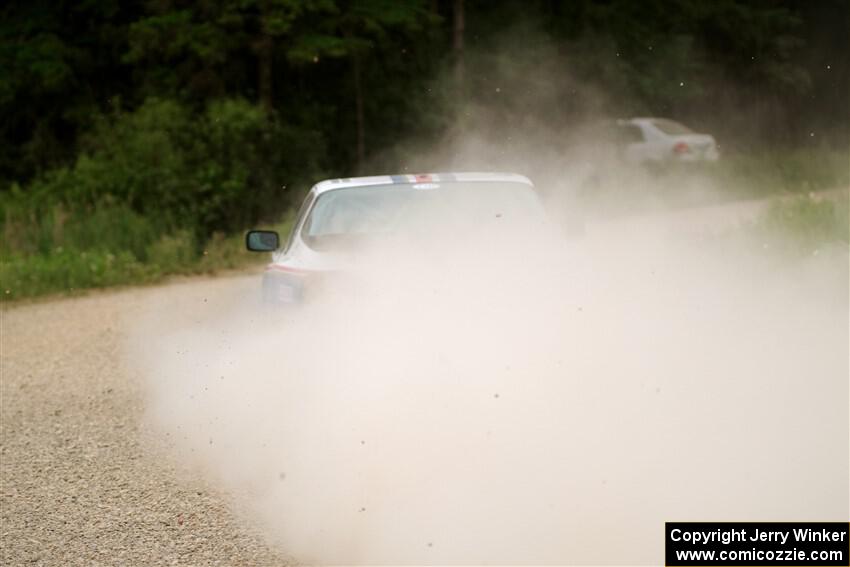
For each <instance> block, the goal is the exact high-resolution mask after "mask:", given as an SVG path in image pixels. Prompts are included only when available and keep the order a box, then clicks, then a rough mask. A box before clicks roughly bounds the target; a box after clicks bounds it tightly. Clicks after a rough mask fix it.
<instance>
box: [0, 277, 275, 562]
mask: <svg viewBox="0 0 850 567" xmlns="http://www.w3.org/2000/svg"><path fill="white" fill-rule="evenodd" d="M256 282H257V280H256V276H251V277H248V278H246V277H229V278H222V279H215V280H198V279H194V280H191V281H189V282H185V283H176V284H173V285H169V286H165V287H156V288H142V289H127V290H122V291H115V292H102V293H95V294H92V295H90V296H87V297H80V298H73V299H60V300H53V301H47V302H41V303H36V304H30V305H21V306H15V307H12V308H7V309H3V310H2V312H0V317H2V329H0V332H2V337H0V341H2V342H0V348H2V366H0V372H2V380H0V564H2V565H74V564H85V565H154V564H158V565H174V564H179V565H219V564H220V565H281V564H284V563H285V562H286V561H285V559H284V558H283V557H281V556H280V555H278V554H277V553H276V552H275V551H274V550H272V549H270V548H269V547H267V546H266V545H265V544H264V543H263V540H262V538H261V537H260V536H259V535H258V533H257V532H256V531H255V530H252V529H251V528H250V527H248V526H250V523H249V522H246V521H244V518H239V517H236V516H235V514H238V511H237V512H233V511H232V510H234V509H236V510H238V507H234V506H233V505H232V504H233V503H232V502H229V501H228V500H227V497H226V496H224V495H223V494H222V493H220V492H217V491H216V490H215V488H214V487H212V486H210V485H209V483H208V482H207V481H205V480H203V479H202V478H201V477H200V475H198V474H197V473H193V472H192V471H190V470H188V469H186V468H182V467H181V466H180V465H179V464H178V463H177V462H176V460H175V459H174V458H173V457H171V456H169V451H170V450H172V448H171V447H169V446H167V443H166V442H164V441H162V436H159V435H154V434H152V432H151V431H150V430H149V429H148V426H147V425H145V423H146V421H145V419H143V407H144V394H143V384H142V383H141V377H140V376H139V375H138V372H136V371H133V370H131V369H129V368H127V367H126V365H125V364H124V362H123V360H124V358H125V357H124V356H123V352H122V349H123V348H124V345H125V342H126V341H127V339H128V337H129V336H130V335H129V333H131V332H132V327H133V324H134V321H135V320H136V319H137V318H138V317H139V315H140V311H142V310H144V309H146V306H147V305H148V304H149V303H148V302H149V301H150V300H151V299H154V298H155V299H156V300H157V301H160V300H162V299H164V298H167V300H168V301H169V302H170V303H171V304H173V305H174V304H179V305H183V306H184V307H185V311H186V313H185V314H187V315H190V314H191V312H192V309H193V308H195V307H197V306H198V305H199V304H200V303H201V302H207V301H209V302H215V301H217V300H222V301H224V300H226V298H227V297H229V296H230V295H231V294H233V293H235V292H237V291H238V290H240V289H241V288H244V287H246V286H254V287H255V286H256Z"/></svg>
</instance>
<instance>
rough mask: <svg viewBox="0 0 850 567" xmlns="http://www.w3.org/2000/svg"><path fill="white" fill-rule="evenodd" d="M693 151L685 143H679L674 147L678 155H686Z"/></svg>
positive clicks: (674, 151)
mask: <svg viewBox="0 0 850 567" xmlns="http://www.w3.org/2000/svg"><path fill="white" fill-rule="evenodd" d="M690 151H691V148H690V147H689V146H688V144H686V143H685V142H678V143H677V144H676V145H675V146H673V153H674V154H676V155H682V154H686V153H688V152H690Z"/></svg>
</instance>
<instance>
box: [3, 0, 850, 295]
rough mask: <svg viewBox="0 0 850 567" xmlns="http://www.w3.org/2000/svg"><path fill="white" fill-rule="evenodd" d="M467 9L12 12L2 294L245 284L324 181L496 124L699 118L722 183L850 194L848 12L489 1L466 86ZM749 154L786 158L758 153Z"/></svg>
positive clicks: (345, 4) (409, 3) (25, 7)
mask: <svg viewBox="0 0 850 567" xmlns="http://www.w3.org/2000/svg"><path fill="white" fill-rule="evenodd" d="M456 4H457V3H456V2H429V1H426V0H218V1H216V2H200V3H199V2H190V1H188V0H168V1H153V2H121V1H119V0H103V1H99V2H90V1H87V2H75V1H72V0H56V1H53V2H47V3H26V2H12V3H7V4H6V5H4V6H3V7H0V69H2V71H3V72H2V73H0V231H2V235H3V242H2V243H0V254H2V258H0V262H2V277H3V281H4V282H5V281H13V282H17V283H15V284H14V285H12V286H11V287H10V289H12V288H13V289H14V290H15V291H14V292H13V293H14V294H21V293H23V294H29V293H30V291H25V290H33V291H32V293H42V292H45V291H55V290H63V289H65V290H67V289H69V288H71V287H74V288H78V287H84V286H99V285H111V283H121V282H129V281H149V280H151V279H156V278H157V277H161V275H162V274H164V273H173V272H182V271H184V270H198V269H208V268H209V269H213V268H215V267H220V266H236V265H238V264H239V263H240V262H241V261H243V260H242V259H244V258H245V254H243V253H242V252H241V242H239V239H238V238H236V237H235V236H234V235H238V234H239V232H240V231H241V230H243V229H245V228H247V227H249V226H251V225H253V224H254V223H257V222H270V221H271V222H273V221H275V220H276V219H278V218H280V215H281V214H282V213H283V212H284V211H286V210H287V208H288V207H290V206H291V204H292V203H293V200H294V199H295V198H297V197H298V196H299V192H300V189H302V188H304V186H305V184H306V182H307V181H313V180H315V179H317V178H319V177H325V176H330V175H343V176H344V175H350V174H352V173H354V172H355V170H356V168H357V167H358V166H364V167H365V164H368V165H369V167H371V170H370V171H373V172H378V171H389V170H403V169H404V168H405V166H406V165H408V164H411V166H412V164H413V163H415V162H416V161H417V158H419V157H421V154H422V152H421V148H423V147H426V148H427V147H431V146H433V145H434V142H435V141H437V140H440V139H442V136H444V135H445V133H446V132H454V131H463V130H464V129H466V128H475V127H480V126H478V125H477V123H476V122H475V120H474V118H475V111H476V110H477V109H481V108H486V109H487V110H488V113H482V115H485V116H487V117H490V118H491V120H489V122H488V124H486V125H485V126H484V127H481V128H482V132H477V133H478V134H479V135H483V136H485V137H486V136H487V135H488V134H489V132H488V131H486V127H494V133H499V132H500V131H499V130H498V129H496V128H495V126H500V127H501V132H502V133H503V132H505V131H508V130H510V131H511V132H515V137H516V138H517V139H521V138H523V137H525V136H526V135H530V136H531V137H533V136H534V135H536V134H537V133H538V132H539V131H546V133H547V135H548V136H550V137H551V138H552V139H557V138H558V137H563V136H562V135H561V134H562V132H563V131H565V130H568V129H569V127H570V125H571V124H574V123H575V122H577V121H578V119H579V118H581V117H582V116H583V115H586V114H587V113H591V114H593V113H596V112H599V111H607V112H610V113H613V114H619V115H630V114H635V113H650V114H657V115H665V116H666V115H670V116H672V117H673V118H680V119H683V120H684V121H685V122H688V123H689V124H692V125H693V126H695V127H697V128H704V129H705V130H706V131H708V132H711V133H712V134H715V136H716V137H717V139H718V141H720V143H721V147H722V149H723V151H724V157H723V159H722V160H721V162H720V164H718V167H717V168H715V171H714V172H712V174H713V175H714V176H715V177H716V178H717V179H718V180H719V181H720V183H721V185H724V186H729V187H731V188H738V187H746V188H747V189H746V190H747V191H749V193H747V195H746V196H760V195H765V194H768V193H772V192H776V191H783V192H806V191H817V190H821V189H832V188H834V187H835V186H846V185H847V184H848V179H847V177H848V174H847V171H848V168H847V167H846V165H847V161H846V158H847V153H846V148H847V136H848V126H847V125H848V124H850V107H848V106H847V105H846V104H845V103H846V100H845V99H846V93H847V87H848V84H850V83H849V82H848V81H850V75H848V74H847V73H846V70H842V69H840V57H839V55H840V54H842V53H844V52H846V47H847V43H846V41H847V38H846V35H847V34H846V29H845V27H846V26H845V25H844V23H845V22H846V21H847V18H848V16H850V4H848V3H847V2H846V1H844V0H822V1H821V2H817V3H801V2H792V1H786V0H780V1H778V2H746V1H744V0H716V1H714V2H699V1H696V0H649V1H647V2H633V1H630V0H576V1H572V2H548V1H543V0H530V1H529V2H508V1H506V0H499V1H493V2H473V1H472V0H466V1H465V2H462V4H464V6H465V14H466V17H465V22H466V27H465V32H464V35H463V37H462V39H463V43H464V45H465V50H464V52H463V55H462V56H463V58H464V60H465V63H464V68H463V69H464V72H463V79H462V82H461V83H457V84H456V82H455V80H454V78H453V79H452V80H443V79H445V77H446V76H447V75H448V73H447V70H449V69H451V68H452V67H453V66H454V64H455V62H456V61H457V58H458V57H459V56H460V53H459V52H458V51H456V50H455V47H454V40H455V39H456V38H455V37H454V32H453V25H454V23H455V13H454V11H453V10H454V6H455V5H456ZM452 77H454V75H452ZM497 89H500V90H497ZM494 93H502V94H498V95H497V94H494ZM812 97H815V98H812ZM824 108H826V110H827V111H824ZM470 111H471V113H472V118H469V116H470ZM813 131H816V132H817V137H816V138H813V137H811V135H810V134H811V133H813ZM512 135H513V134H512ZM745 138H749V139H751V140H754V142H753V143H751V144H750V146H756V145H757V144H758V145H761V144H764V143H769V144H770V145H771V147H770V148H768V149H769V151H766V152H763V153H762V155H755V154H752V153H750V154H747V153H740V154H738V153H735V152H736V150H734V149H733V143H734V141H738V142H739V143H738V144H736V147H741V150H742V152H743V150H744V149H746V148H745V147H744V146H746V145H747V144H746V143H744V142H742V141H741V140H743V139H745ZM730 139H731V140H732V141H733V142H730V143H727V141H728V140H730ZM801 140H802V142H801ZM815 140H816V142H817V143H818V144H822V147H821V146H819V147H818V148H814V147H813V146H806V144H814V143H815ZM756 143H757V144H756ZM801 147H803V148H804V149H799V148H801ZM788 148H798V149H788ZM733 191H737V189H733ZM739 193H740V194H741V195H743V192H740V191H739ZM205 252H206V254H205ZM122 274H123V275H122ZM36 280H37V281H36ZM39 282H42V283H39ZM39 290H41V291H39Z"/></svg>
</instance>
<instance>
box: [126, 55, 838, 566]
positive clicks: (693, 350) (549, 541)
mask: <svg viewBox="0 0 850 567" xmlns="http://www.w3.org/2000/svg"><path fill="white" fill-rule="evenodd" d="M511 53H513V54H514V59H502V60H500V61H501V63H499V64H504V63H505V62H506V61H507V63H511V64H512V66H511V72H513V73H515V75H513V76H511V77H510V79H511V80H510V81H504V82H502V81H497V80H496V79H493V80H492V81H491V83H492V84H491V86H492V87H493V89H492V90H493V93H496V92H497V89H498V96H499V97H507V96H511V95H510V92H509V91H510V89H509V85H511V84H514V85H527V84H531V85H532V87H533V88H528V89H525V90H523V93H525V95H523V96H525V97H526V98H522V97H520V98H519V102H517V103H516V104H513V105H506V106H505V105H503V106H502V107H500V109H499V110H498V112H497V113H495V114H494V113H493V112H490V111H488V110H487V107H486V105H479V106H473V105H470V106H469V108H470V109H471V110H468V111H466V110H464V111H463V112H462V113H461V114H463V116H465V119H464V120H462V121H460V122H459V124H460V126H459V127H458V129H457V131H453V132H450V133H449V136H448V138H449V139H448V140H446V142H445V143H443V144H439V145H437V150H434V148H421V147H416V146H415V145H412V146H410V147H408V148H407V149H405V150H403V151H402V150H399V152H398V154H397V155H395V156H394V157H393V159H395V160H402V159H403V156H404V155H405V154H409V155H410V156H412V157H411V158H410V159H409V160H408V161H403V163H405V164H406V165H405V167H403V168H401V169H402V170H403V171H407V172H414V171H417V170H418V171H429V170H430V171H435V170H436V171H440V170H443V171H445V170H451V169H459V170H470V169H473V170H474V169H485V170H487V169H496V170H516V171H518V172H520V173H527V174H529V175H530V176H531V177H532V179H533V180H534V181H535V182H536V184H537V186H538V188H539V189H540V191H541V193H542V194H543V196H544V198H545V201H546V203H547V205H548V207H549V210H550V211H549V212H550V216H551V218H553V219H555V221H556V222H555V223H554V226H551V227H550V226H543V225H541V223H539V222H536V221H532V222H530V223H528V224H527V225H526V223H524V222H523V221H524V220H525V219H518V220H519V221H520V222H518V223H517V224H516V225H515V226H514V227H513V229H511V230H507V231H505V232H502V233H499V236H497V237H494V236H493V234H490V233H488V234H487V235H486V237H479V236H480V235H476V233H475V231H471V232H469V231H467V232H464V233H462V235H461V234H459V233H457V232H456V231H455V228H456V227H453V226H452V227H447V226H441V222H442V219H436V220H434V219H432V221H433V222H435V224H434V225H431V227H430V230H429V231H428V232H427V238H426V239H424V242H423V241H422V240H421V239H420V240H417V239H413V240H414V244H416V245H411V241H410V240H403V241H393V242H386V243H382V244H380V245H374V244H373V246H371V247H369V248H366V249H363V250H360V251H359V254H358V256H357V257H356V259H355V260H353V261H352V262H351V264H350V269H348V270H345V271H344V273H337V274H331V275H329V276H326V277H324V278H321V281H316V282H313V283H314V284H315V285H314V286H313V288H314V289H313V293H312V295H311V297H310V298H309V299H310V300H309V301H308V302H307V303H306V304H304V305H302V306H300V307H298V308H284V309H273V308H271V307H268V306H263V305H261V304H260V289H259V283H260V282H259V278H257V281H256V282H252V284H251V285H250V286H249V287H248V288H245V287H244V285H242V284H240V285H239V286H236V287H234V290H233V292H232V293H231V294H229V295H226V297H225V299H219V300H217V301H212V300H211V301H210V302H207V301H206V297H201V296H199V297H198V300H197V301H196V302H195V303H192V304H185V303H183V304H179V305H178V304H168V303H167V302H166V303H164V304H162V303H160V304H156V305H151V308H150V309H149V312H150V314H151V315H150V318H149V320H146V321H140V322H139V323H138V332H137V334H136V337H135V339H134V341H133V344H132V345H131V346H130V353H131V358H132V360H133V361H134V364H137V365H139V366H140V367H141V368H142V369H143V371H144V374H145V376H146V380H147V392H148V419H149V420H150V422H151V423H153V424H154V425H155V426H156V428H157V430H158V431H160V432H161V433H162V434H163V435H164V436H168V437H169V438H170V439H172V440H173V442H174V443H175V447H176V451H175V458H177V459H181V460H183V461H185V462H186V463H190V464H191V465H192V466H195V467H197V468H198V470H200V471H202V472H203V473H204V474H205V475H207V476H209V477H210V478H211V479H214V480H215V481H217V482H218V483H220V486H221V487H222V489H223V490H225V491H227V492H228V493H230V494H231V495H232V497H233V500H234V505H235V506H238V507H239V508H240V509H242V510H244V511H245V516H246V521H249V522H252V523H253V524H255V525H256V526H258V527H259V528H260V529H262V530H263V532H264V533H265V534H266V535H267V537H268V538H269V540H270V541H272V542H274V543H276V544H277V545H279V547H280V549H282V550H283V551H284V552H285V553H287V554H289V555H290V556H291V557H292V558H293V560H294V561H297V562H300V563H305V564H373V565H375V564H483V563H488V564H658V563H659V562H660V561H661V558H662V557H663V522H665V521H689V520H693V521H696V520H701V521H733V520H734V521H739V520H740V521H746V520H750V521H768V520H774V521H780V520H788V521H790V520H793V521H805V520H820V521H827V520H832V521H844V520H846V518H847V515H848V504H849V503H850V488H848V478H850V459H848V457H850V455H848V453H849V452H850V422H848V397H850V396H848V348H850V346H848V345H850V338H848V313H850V309H848V256H847V249H846V246H843V247H842V246H839V247H837V248H836V249H826V248H825V249H822V250H819V251H818V253H817V254H809V255H806V256H805V257H802V256H794V257H785V256H783V255H782V254H781V253H778V252H776V249H777V248H781V246H778V244H779V243H777V242H769V241H765V240H764V238H763V237H762V236H759V237H758V238H756V237H755V236H753V235H749V236H748V235H747V234H746V233H745V232H744V231H739V230H737V228H736V227H735V226H734V224H735V223H734V222H727V221H724V218H725V215H721V218H720V221H722V222H719V223H716V222H714V220H712V221H711V222H710V223H708V225H707V226H701V225H700V224H699V223H692V222H689V221H688V222H684V223H678V224H677V223H667V222H665V221H664V219H665V218H668V216H669V218H674V216H675V215H674V213H671V212H669V209H670V207H669V206H668V205H669V202H668V201H669V200H668V199H667V198H666V197H667V196H665V195H660V194H659V193H658V192H653V191H652V190H650V189H651V185H652V184H653V182H654V179H653V178H652V176H648V175H645V174H639V173H636V172H635V171H634V170H632V171H626V170H623V171H618V170H616V168H614V169H609V170H607V171H606V173H608V174H610V175H611V177H609V181H610V183H609V185H610V187H609V189H611V190H610V191H608V193H606V194H603V193H604V192H600V194H599V195H595V196H594V198H593V199H590V200H588V199H586V198H584V197H583V196H582V194H581V191H582V189H581V188H583V187H587V186H588V183H587V180H588V178H589V177H590V176H591V173H589V172H588V171H587V168H586V167H585V165H586V164H587V163H588V162H589V161H592V158H593V156H586V155H582V154H581V153H576V152H575V151H574V150H575V148H577V147H578V148H581V147H585V146H586V144H584V142H585V141H586V139H585V138H582V137H581V136H578V135H576V136H572V135H570V136H562V135H561V134H562V133H564V132H570V131H571V130H570V128H566V127H563V123H564V120H566V119H569V118H570V117H571V116H573V115H575V114H581V113H584V112H585V111H586V110H587V108H586V107H583V108H575V109H573V110H572V111H571V112H572V114H569V113H568V114H569V116H566V118H565V117H564V116H561V117H560V118H557V119H553V118H552V116H553V114H552V113H551V112H550V110H551V109H552V108H553V107H559V105H560V107H563V105H564V103H563V98H562V97H561V96H560V94H559V93H560V92H561V91H563V90H564V89H566V90H567V91H572V92H573V93H575V88H576V85H575V82H574V81H573V82H571V81H569V80H568V79H563V76H564V75H563V73H561V75H560V76H561V77H562V79H561V81H562V82H564V85H561V86H560V87H558V88H557V89H555V90H552V89H545V88H538V86H539V85H538V86H534V85H537V83H529V80H532V79H534V78H535V77H536V80H537V82H538V83H539V82H540V81H543V82H544V83H545V82H546V79H545V78H546V77H553V76H556V74H555V71H557V69H555V70H552V69H542V70H541V69H539V66H538V67H535V66H534V65H533V64H531V63H529V64H527V65H526V64H520V63H522V62H521V61H520V62H517V59H516V58H517V57H519V56H518V55H516V53H517V51H513V52H511ZM528 59H529V61H531V60H532V59H533V54H532V55H529V57H528ZM538 60H547V61H548V60H550V59H547V58H538ZM512 62H513V63H512ZM516 73H525V75H523V74H519V75H517V74H516ZM529 73H530V74H532V75H533V77H529V76H528V74H529ZM494 76H495V75H494ZM536 93H543V94H542V95H540V94H536ZM582 94H584V97H583V100H585V101H588V102H587V104H589V105H591V106H592V107H593V108H591V109H590V110H591V111H594V112H595V111H596V110H598V108H597V107H599V106H600V105H602V103H600V102H599V100H600V97H597V96H596V95H595V93H593V92H591V93H590V94H587V93H579V96H581V95H582ZM492 96H493V97H495V96H497V95H496V94H493V95H492ZM540 96H543V97H544V100H540ZM528 97H531V98H528ZM570 100H572V99H570ZM506 109H507V110H506ZM511 113H512V114H511ZM562 114H563V113H562ZM571 148H573V150H571ZM399 156H402V157H399ZM685 185H686V186H685ZM590 186H591V188H593V187H594V186H593V185H592V184H591V185H590ZM679 189H681V190H682V192H685V190H687V192H690V193H692V194H694V195H698V196H699V199H704V198H705V197H706V196H710V195H711V193H712V192H713V191H715V190H716V187H713V186H712V183H711V182H710V180H707V179H705V178H702V177H699V176H694V177H692V178H688V180H687V183H686V184H684V185H682V186H681V187H679ZM594 190H595V189H594ZM606 195H607V198H606ZM699 199H697V200H699ZM638 204H639V205H640V206H637V205H638ZM613 205H617V206H616V207H615V206H613ZM617 207H619V210H617V211H616V213H617V214H613V213H614V212H615V211H614V209H615V208H617ZM640 208H651V209H653V210H655V215H656V216H654V217H652V218H651V219H649V220H646V221H645V222H632V221H629V222H626V220H624V219H625V217H623V216H622V215H621V214H620V213H622V212H623V209H625V210H626V212H629V210H630V209H635V210H637V209H640ZM513 212H514V211H511V210H510V208H509V207H506V208H504V209H503V210H501V211H500V214H502V215H504V218H508V217H510V216H511V214H512V213H513ZM632 212H633V211H632ZM608 213H611V214H608ZM500 218H501V217H500ZM632 220H634V218H632ZM564 224H566V225H568V227H567V228H568V230H563V228H564V227H563V225H564ZM569 225H572V226H569ZM576 227H578V229H577V230H574V229H576ZM564 232H567V233H569V236H567V235H565V234H564ZM234 285H235V284H234Z"/></svg>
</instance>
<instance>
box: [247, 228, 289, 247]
mask: <svg viewBox="0 0 850 567" xmlns="http://www.w3.org/2000/svg"><path fill="white" fill-rule="evenodd" d="M245 247H246V248H247V249H248V250H250V251H251V252H274V251H275V250H277V249H278V248H279V247H280V236H278V234H277V233H276V232H275V231H273V230H249V231H248V234H246V235H245Z"/></svg>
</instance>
